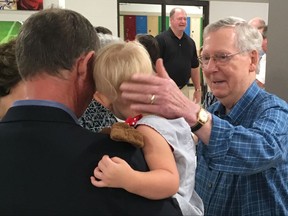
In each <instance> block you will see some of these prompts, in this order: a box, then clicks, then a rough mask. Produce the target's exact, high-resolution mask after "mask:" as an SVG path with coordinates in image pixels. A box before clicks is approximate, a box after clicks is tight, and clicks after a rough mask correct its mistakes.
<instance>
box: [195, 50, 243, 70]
mask: <svg viewBox="0 0 288 216" xmlns="http://www.w3.org/2000/svg"><path fill="white" fill-rule="evenodd" d="M242 52H243V51H241V52H236V53H232V54H227V53H217V54H215V55H214V56H208V55H202V56H200V57H199V58H198V60H199V62H200V64H201V65H202V66H204V67H206V66H207V65H208V64H209V61H210V59H211V58H212V59H213V60H214V62H215V63H218V64H226V63H227V62H228V61H230V60H231V59H232V58H233V56H235V55H238V54H240V53H242Z"/></svg>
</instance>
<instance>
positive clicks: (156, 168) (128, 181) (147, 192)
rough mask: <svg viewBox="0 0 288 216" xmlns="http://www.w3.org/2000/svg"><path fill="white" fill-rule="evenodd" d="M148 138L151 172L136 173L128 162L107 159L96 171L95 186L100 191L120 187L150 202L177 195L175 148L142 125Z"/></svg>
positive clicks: (146, 155)
mask: <svg viewBox="0 0 288 216" xmlns="http://www.w3.org/2000/svg"><path fill="white" fill-rule="evenodd" d="M137 130H139V131H140V132H141V133H142V134H143V135H144V141H145V145H144V147H143V152H144V156H145V159H146V162H147V164H148V166H149V168H150V171H149V172H139V171H135V170H133V169H132V168H131V167H130V166H129V165H128V164H127V163H126V162H125V161H124V160H122V159H120V158H118V157H114V158H109V157H108V156H104V157H103V158H102V160H101V161H100V162H99V164H98V167H96V169H95V170H94V176H95V177H96V178H97V179H99V180H100V181H97V180H96V179H95V177H91V182H92V184H93V185H95V186H97V187H120V188H124V189H125V190H127V191H129V192H131V193H135V194H138V195H140V196H144V197H146V198H149V199H162V198H166V197H169V196H172V195H174V194H175V193H176V192H177V191H178V189H179V174H178V170H177V166H176V163H175V159H174V156H173V154H172V151H171V148H170V146H169V144H168V143H167V142H166V140H165V139H164V138H163V137H162V136H161V135H160V134H159V133H158V132H156V131H155V130H154V129H152V128H150V127H148V126H145V125H139V126H138V127H137Z"/></svg>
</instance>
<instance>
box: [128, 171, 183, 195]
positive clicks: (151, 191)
mask: <svg viewBox="0 0 288 216" xmlns="http://www.w3.org/2000/svg"><path fill="white" fill-rule="evenodd" d="M132 179H133V180H132ZM124 189H125V190H127V191H129V192H131V193H134V194H137V195H140V196H143V197H146V198H148V199H155V200H157V199H164V198H167V197H170V196H172V195H174V194H176V193H177V191H178V189H179V176H178V173H171V172H169V171H167V170H160V169H158V170H153V171H149V172H139V171H134V172H133V177H131V181H129V182H127V185H125V187H124Z"/></svg>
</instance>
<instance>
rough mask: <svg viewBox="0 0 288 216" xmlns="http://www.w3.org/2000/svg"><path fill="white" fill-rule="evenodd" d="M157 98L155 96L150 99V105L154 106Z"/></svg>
mask: <svg viewBox="0 0 288 216" xmlns="http://www.w3.org/2000/svg"><path fill="white" fill-rule="evenodd" d="M155 99H156V96H155V95H154V94H153V95H152V96H151V98H150V104H153V103H154V102H155Z"/></svg>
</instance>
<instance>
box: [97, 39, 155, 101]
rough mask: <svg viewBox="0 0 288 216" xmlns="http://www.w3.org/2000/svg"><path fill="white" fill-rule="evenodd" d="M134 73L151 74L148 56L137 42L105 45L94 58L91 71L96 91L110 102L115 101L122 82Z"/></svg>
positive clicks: (151, 69)
mask: <svg viewBox="0 0 288 216" xmlns="http://www.w3.org/2000/svg"><path fill="white" fill-rule="evenodd" d="M136 73H142V74H153V68H152V63H151V60H150V57H149V54H148V52H147V50H146V49H145V48H144V47H143V46H142V45H141V44H140V43H139V42H137V41H129V42H124V41H123V42H122V41H119V42H115V43H112V44H109V45H106V46H105V47H103V48H102V49H101V50H100V51H99V52H98V54H97V56H96V59H95V64H94V71H93V77H94V81H95V85H96V90H97V91H98V92H100V93H102V94H104V95H105V96H106V97H108V98H109V99H110V100H111V101H112V102H113V101H114V100H116V99H117V96H118V93H119V87H120V85H121V84H122V82H124V81H127V80H129V79H130V78H131V76H132V75H133V74H136Z"/></svg>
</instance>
